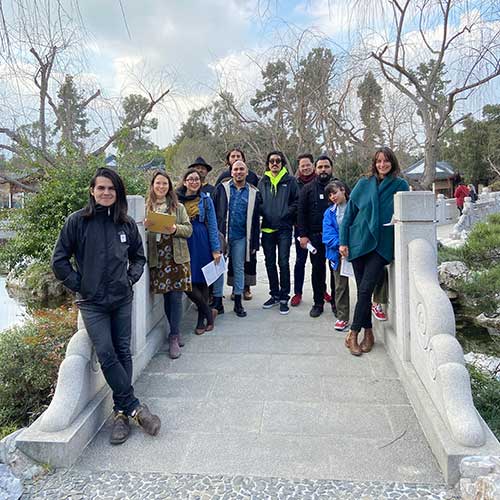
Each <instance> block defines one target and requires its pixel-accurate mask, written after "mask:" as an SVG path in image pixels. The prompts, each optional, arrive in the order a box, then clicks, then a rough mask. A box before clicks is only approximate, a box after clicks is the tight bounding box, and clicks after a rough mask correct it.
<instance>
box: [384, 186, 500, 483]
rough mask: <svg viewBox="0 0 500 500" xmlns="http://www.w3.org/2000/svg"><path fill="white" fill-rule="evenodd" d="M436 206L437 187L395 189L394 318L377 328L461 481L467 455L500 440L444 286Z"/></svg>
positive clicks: (434, 443)
mask: <svg viewBox="0 0 500 500" xmlns="http://www.w3.org/2000/svg"><path fill="white" fill-rule="evenodd" d="M435 208H436V203H435V198H434V194H433V193H432V192H422V191H413V192H409V193H397V194H396V195H395V198H394V219H395V259H394V264H393V265H391V266H390V270H389V276H390V278H389V279H390V283H389V289H390V291H389V295H390V299H389V309H388V316H389V321H387V322H384V323H378V324H377V325H376V329H377V331H378V332H379V334H381V335H383V337H384V341H385V345H386V349H387V352H388V353H389V355H390V356H391V359H392V360H393V362H394V364H395V366H396V369H397V370H398V373H399V375H400V378H401V381H402V382H403V384H404V386H405V389H406V392H407V394H408V397H409V399H410V401H411V402H412V405H413V407H414V409H415V412H416V415H417V417H418V419H419V422H420V424H421V426H422V428H423V431H424V433H425V435H426V437H427V439H428V441H429V444H430V446H431V449H432V451H433V453H434V455H435V456H436V459H437V461H438V462H439V464H440V466H441V469H442V471H443V474H444V477H445V478H446V480H447V481H448V482H449V483H451V484H455V483H456V482H457V481H458V479H459V464H460V460H461V459H462V458H463V457H465V456H468V455H498V454H499V453H500V444H499V443H498V441H497V440H496V438H495V437H494V435H493V434H492V432H491V431H490V429H489V428H488V427H487V426H486V424H485V423H484V422H483V420H482V419H481V417H480V416H479V414H478V413H477V411H476V409H475V407H474V404H473V401H472V395H471V388H470V379H469V374H468V371H467V369H466V367H465V361H464V356H463V351H462V348H461V346H460V344H459V343H458V341H457V340H456V338H455V317H454V313H453V309H452V306H451V303H450V301H449V299H448V298H447V296H446V294H445V292H444V291H443V290H442V289H441V288H440V286H439V282H438V278H437V239H436V224H435V219H436V214H435Z"/></svg>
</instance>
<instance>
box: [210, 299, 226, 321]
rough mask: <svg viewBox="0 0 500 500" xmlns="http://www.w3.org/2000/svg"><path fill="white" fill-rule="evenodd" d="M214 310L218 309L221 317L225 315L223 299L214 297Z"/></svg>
mask: <svg viewBox="0 0 500 500" xmlns="http://www.w3.org/2000/svg"><path fill="white" fill-rule="evenodd" d="M211 307H212V309H217V313H218V315H219V316H220V315H221V314H224V305H223V304H222V297H214V301H213V303H212V306H211Z"/></svg>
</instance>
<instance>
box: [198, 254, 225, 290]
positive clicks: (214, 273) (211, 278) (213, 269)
mask: <svg viewBox="0 0 500 500" xmlns="http://www.w3.org/2000/svg"><path fill="white" fill-rule="evenodd" d="M201 270H202V271H203V276H205V281H206V282H207V285H208V286H210V285H211V284H212V283H214V282H215V281H216V280H217V278H218V277H219V276H221V275H222V274H224V273H225V272H226V271H227V262H226V259H224V256H223V255H222V256H221V258H220V261H219V263H218V264H216V263H215V260H213V261H212V262H209V263H208V264H207V265H206V266H204V267H202V268H201Z"/></svg>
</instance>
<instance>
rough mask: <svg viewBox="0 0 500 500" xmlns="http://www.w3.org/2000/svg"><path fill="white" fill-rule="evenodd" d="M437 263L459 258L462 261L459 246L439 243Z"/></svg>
mask: <svg viewBox="0 0 500 500" xmlns="http://www.w3.org/2000/svg"><path fill="white" fill-rule="evenodd" d="M437 258H438V265H439V264H442V263H443V262H451V261H454V260H460V261H463V260H464V257H463V252H462V249H461V248H453V247H446V246H444V245H440V246H439V247H438V255H437Z"/></svg>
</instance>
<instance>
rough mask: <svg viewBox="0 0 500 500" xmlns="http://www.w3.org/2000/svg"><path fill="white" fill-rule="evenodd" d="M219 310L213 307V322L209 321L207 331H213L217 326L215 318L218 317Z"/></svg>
mask: <svg viewBox="0 0 500 500" xmlns="http://www.w3.org/2000/svg"><path fill="white" fill-rule="evenodd" d="M217 314H218V311H217V309H212V322H211V323H208V322H207V328H206V331H207V332H211V331H212V330H213V329H214V328H215V318H216V317H217Z"/></svg>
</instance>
